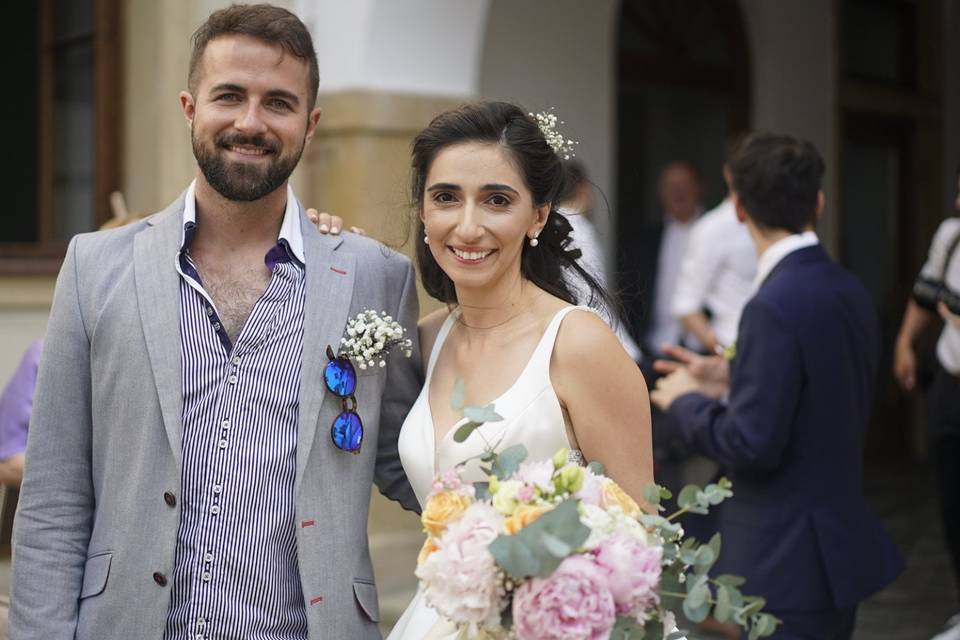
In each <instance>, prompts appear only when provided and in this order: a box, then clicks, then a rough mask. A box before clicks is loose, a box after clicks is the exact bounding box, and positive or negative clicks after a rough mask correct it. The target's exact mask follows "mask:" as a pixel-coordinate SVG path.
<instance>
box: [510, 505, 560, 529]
mask: <svg viewBox="0 0 960 640" xmlns="http://www.w3.org/2000/svg"><path fill="white" fill-rule="evenodd" d="M551 509H553V507H550V506H546V505H533V504H521V505H520V506H518V507H517V508H516V509H515V510H514V511H513V515H511V516H510V517H509V518H507V519H506V520H505V521H504V523H503V530H504V531H506V532H507V534H508V535H511V536H512V535H514V534H515V533H517V532H518V531H520V529H523V528H524V527H525V526H527V525H528V524H530V523H531V522H535V521H536V520H537V518H539V517H540V516H542V515H543V514H545V513H546V512H547V511H550V510H551Z"/></svg>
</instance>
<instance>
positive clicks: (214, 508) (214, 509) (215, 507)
mask: <svg viewBox="0 0 960 640" xmlns="http://www.w3.org/2000/svg"><path fill="white" fill-rule="evenodd" d="M210 513H212V514H213V515H217V514H218V513H220V505H218V504H215V505H213V506H212V507H210Z"/></svg>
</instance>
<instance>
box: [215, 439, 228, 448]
mask: <svg viewBox="0 0 960 640" xmlns="http://www.w3.org/2000/svg"><path fill="white" fill-rule="evenodd" d="M217 446H219V447H220V448H221V449H226V448H227V441H226V440H221V441H220V442H218V443H217Z"/></svg>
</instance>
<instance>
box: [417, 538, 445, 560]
mask: <svg viewBox="0 0 960 640" xmlns="http://www.w3.org/2000/svg"><path fill="white" fill-rule="evenodd" d="M439 548H440V547H438V546H437V541H436V540H435V539H434V537H433V536H427V539H426V540H424V541H423V546H422V547H420V553H419V555H417V564H423V561H424V560H426V559H427V558H428V557H430V554H431V553H433V552H434V551H436V550H437V549H439Z"/></svg>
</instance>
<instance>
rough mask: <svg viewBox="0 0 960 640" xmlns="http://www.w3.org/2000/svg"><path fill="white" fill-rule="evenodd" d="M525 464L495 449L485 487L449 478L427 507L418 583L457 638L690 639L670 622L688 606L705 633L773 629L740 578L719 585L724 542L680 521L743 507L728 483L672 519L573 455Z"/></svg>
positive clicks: (439, 483)
mask: <svg viewBox="0 0 960 640" xmlns="http://www.w3.org/2000/svg"><path fill="white" fill-rule="evenodd" d="M492 415H494V416H495V415H496V414H492ZM476 426H478V422H473V423H469V424H467V425H464V427H462V428H461V429H460V430H459V431H458V433H456V434H455V437H456V438H457V439H460V440H462V439H463V438H465V437H466V435H464V432H466V434H467V435H469V431H470V430H471V429H472V428H475V427H476ZM526 457H527V452H526V449H525V448H524V447H523V446H522V445H519V446H516V447H511V448H508V449H506V450H504V451H503V452H501V453H499V454H497V453H494V452H493V451H488V452H487V453H486V454H485V455H484V456H483V458H482V462H483V463H485V464H486V465H487V466H485V467H484V471H485V472H486V473H487V477H488V479H487V480H486V481H484V482H477V483H468V482H465V481H464V480H463V477H462V476H463V470H464V467H463V466H460V467H457V468H456V469H452V470H450V471H447V472H445V473H443V474H441V475H439V476H438V477H437V478H436V480H435V482H434V485H433V491H432V493H431V495H430V498H429V500H428V501H427V504H426V505H425V507H424V511H423V516H422V521H423V525H424V528H425V530H426V532H427V534H428V538H427V540H426V542H425V543H424V545H423V549H422V550H421V552H420V556H419V558H418V560H417V569H416V575H417V577H418V578H419V580H420V583H421V586H422V588H423V590H424V596H425V597H426V599H427V602H428V603H429V604H430V605H431V606H432V607H434V608H435V609H436V610H437V611H438V612H439V613H440V614H441V615H442V616H444V617H446V618H447V619H449V620H450V621H452V622H453V623H455V624H456V626H457V628H458V630H459V636H458V637H459V638H488V639H498V640H499V639H508V638H509V639H516V640H534V639H536V640H547V639H549V640H574V639H576V640H580V639H590V640H600V639H607V638H610V639H612V640H621V639H622V640H629V639H642V640H662V639H664V638H667V639H669V640H673V639H675V638H682V637H684V636H683V634H682V633H680V632H678V631H676V627H675V619H674V615H673V613H672V612H671V609H676V608H678V607H682V609H683V612H684V614H685V615H686V616H687V618H688V619H690V620H692V621H694V622H700V621H702V620H703V619H704V618H706V616H707V615H709V614H711V613H712V615H713V616H714V617H715V618H716V619H718V620H720V621H728V620H732V621H734V622H736V623H737V624H739V625H740V626H742V627H743V628H744V629H747V630H748V631H749V636H750V638H751V639H755V638H759V637H764V636H769V635H771V634H772V633H773V632H774V630H775V629H776V624H777V620H776V619H775V618H774V617H773V616H771V615H769V614H765V613H763V612H762V608H763V606H764V601H763V599H762V598H759V597H749V596H744V595H743V594H741V593H740V591H739V589H738V587H739V586H740V585H741V584H742V583H743V579H742V578H740V577H737V576H732V575H721V576H718V577H716V578H715V579H714V578H711V577H710V576H709V575H708V572H709V570H710V568H711V567H712V565H713V563H714V562H715V561H716V559H717V557H718V554H719V553H720V538H719V535H718V536H714V538H713V539H712V540H710V541H709V543H707V544H699V543H698V542H697V541H696V540H695V539H693V538H687V539H684V538H683V531H682V529H681V527H680V525H679V524H678V523H677V522H675V520H676V519H677V517H679V516H680V515H681V514H683V513H686V512H693V513H706V511H707V509H708V508H709V506H711V505H717V504H719V503H720V502H722V501H723V500H724V499H726V498H728V497H730V496H732V495H733V494H732V492H731V490H730V489H731V485H730V483H729V482H728V481H726V480H721V481H720V482H719V483H717V484H711V485H707V486H706V487H704V488H699V487H696V486H689V487H686V488H685V489H684V490H683V491H682V492H681V493H680V494H679V496H678V500H677V502H678V506H679V510H678V511H677V513H674V514H672V515H670V516H669V517H663V516H661V515H654V514H649V513H644V511H643V510H642V509H641V508H640V506H639V505H638V504H637V503H636V502H635V501H634V500H633V499H632V498H631V497H630V496H628V495H627V494H626V493H625V492H624V491H623V490H622V489H621V488H620V487H619V486H618V485H617V484H616V483H615V482H614V481H613V480H611V479H610V478H607V477H605V476H604V475H603V472H602V469H601V468H600V467H599V466H598V465H590V466H589V467H583V466H580V465H578V464H577V463H576V462H573V461H568V452H567V451H559V452H558V453H557V454H556V455H555V456H554V457H553V459H552V460H539V461H528V460H526ZM669 497H671V496H670V494H669V492H668V491H666V490H665V489H663V488H661V487H659V486H657V485H653V484H651V486H650V487H649V488H648V490H647V492H646V495H645V498H646V500H647V501H648V502H649V503H650V504H651V505H659V503H660V501H661V499H664V498H669ZM657 508H658V509H662V508H661V507H657Z"/></svg>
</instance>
